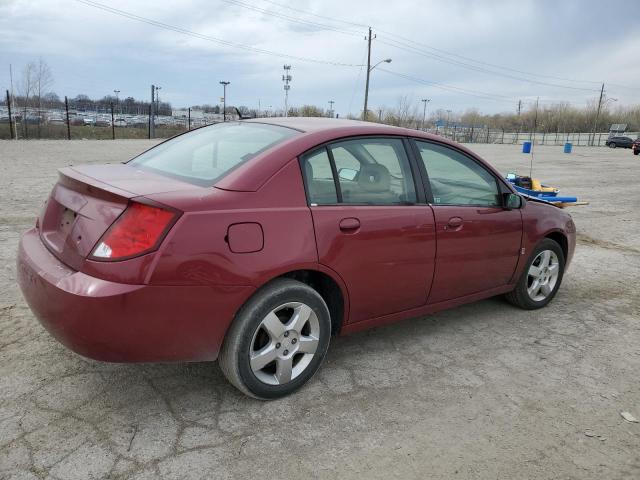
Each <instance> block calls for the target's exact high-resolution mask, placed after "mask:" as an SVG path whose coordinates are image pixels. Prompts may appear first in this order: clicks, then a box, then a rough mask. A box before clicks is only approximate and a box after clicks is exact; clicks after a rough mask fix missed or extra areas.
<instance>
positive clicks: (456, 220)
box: [444, 217, 464, 230]
mask: <svg viewBox="0 0 640 480" xmlns="http://www.w3.org/2000/svg"><path fill="white" fill-rule="evenodd" d="M463 223H464V220H463V219H462V218H460V217H451V218H450V219H449V222H448V223H447V224H446V225H445V227H444V229H445V230H460V229H461V228H462V224H463Z"/></svg>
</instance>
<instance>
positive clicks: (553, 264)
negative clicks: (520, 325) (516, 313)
mask: <svg viewBox="0 0 640 480" xmlns="http://www.w3.org/2000/svg"><path fill="white" fill-rule="evenodd" d="M564 264H565V259H564V253H563V252H562V248H561V247H560V245H558V244H557V243H556V242H555V241H553V240H551V239H549V238H545V239H544V240H542V241H541V242H540V243H539V244H538V245H537V247H536V249H535V250H534V251H533V254H532V255H531V258H530V259H529V262H528V263H527V266H526V267H525V270H524V272H523V273H522V276H521V277H520V280H518V283H517V284H516V288H515V289H514V290H513V291H511V292H509V293H507V295H506V298H507V300H508V301H509V302H510V303H512V304H513V305H515V306H517V307H520V308H524V309H525V310H534V309H537V308H542V307H544V306H545V305H547V304H548V303H549V302H550V301H551V300H552V299H553V297H555V295H556V292H557V291H558V288H560V284H561V283H562V277H563V275H564Z"/></svg>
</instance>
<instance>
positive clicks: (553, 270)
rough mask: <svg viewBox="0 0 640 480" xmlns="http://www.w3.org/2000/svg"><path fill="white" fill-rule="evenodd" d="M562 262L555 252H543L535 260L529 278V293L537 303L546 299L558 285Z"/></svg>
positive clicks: (530, 268)
mask: <svg viewBox="0 0 640 480" xmlns="http://www.w3.org/2000/svg"><path fill="white" fill-rule="evenodd" d="M559 275H560V262H559V261H558V256H557V255H556V253H555V252H554V251H553V250H543V251H542V252H540V253H539V254H538V255H536V258H534V259H533V262H532V263H531V266H530V267H529V272H528V278H527V293H528V294H529V298H531V300H533V301H535V302H541V301H543V300H544V299H546V298H547V297H548V296H549V295H550V294H551V292H553V289H554V288H555V286H556V283H558V276H559Z"/></svg>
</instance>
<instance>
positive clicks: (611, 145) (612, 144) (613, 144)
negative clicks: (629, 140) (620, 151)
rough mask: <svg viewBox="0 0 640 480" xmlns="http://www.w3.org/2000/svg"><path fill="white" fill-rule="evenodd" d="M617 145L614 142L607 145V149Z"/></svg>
mask: <svg viewBox="0 0 640 480" xmlns="http://www.w3.org/2000/svg"><path fill="white" fill-rule="evenodd" d="M617 146H618V145H616V144H615V142H611V143H610V144H609V148H616V147H617Z"/></svg>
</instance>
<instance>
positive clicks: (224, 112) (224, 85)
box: [220, 81, 231, 122]
mask: <svg viewBox="0 0 640 480" xmlns="http://www.w3.org/2000/svg"><path fill="white" fill-rule="evenodd" d="M230 83H231V82H225V81H220V85H222V121H223V122H226V121H227V85H229V84H230Z"/></svg>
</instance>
